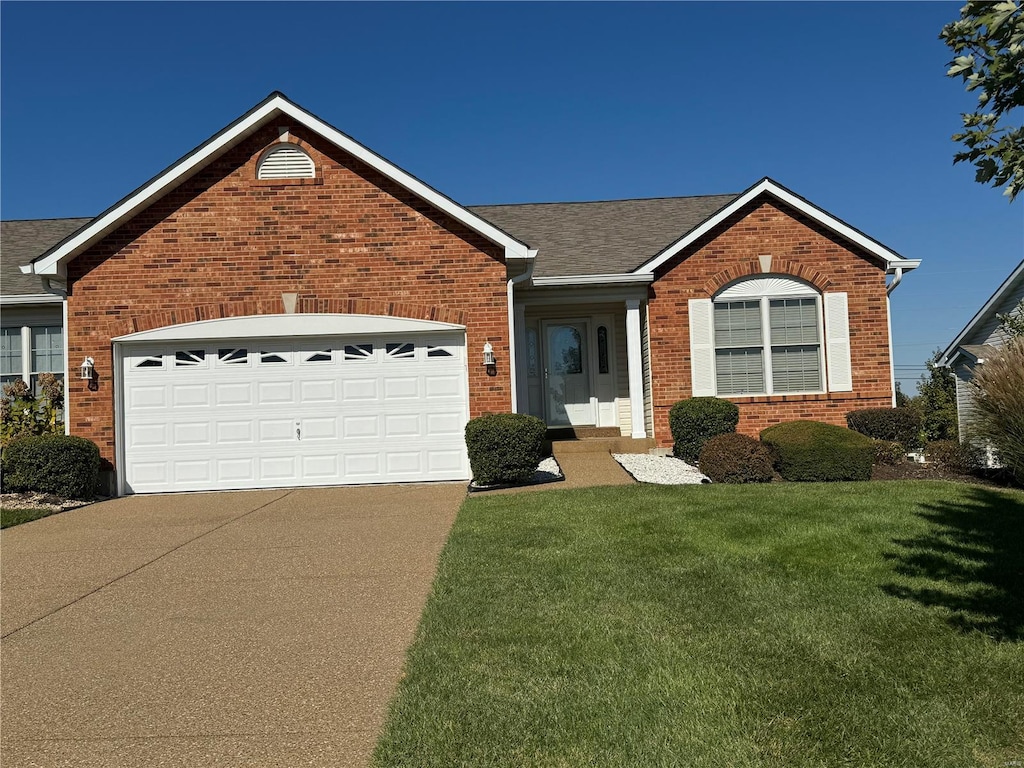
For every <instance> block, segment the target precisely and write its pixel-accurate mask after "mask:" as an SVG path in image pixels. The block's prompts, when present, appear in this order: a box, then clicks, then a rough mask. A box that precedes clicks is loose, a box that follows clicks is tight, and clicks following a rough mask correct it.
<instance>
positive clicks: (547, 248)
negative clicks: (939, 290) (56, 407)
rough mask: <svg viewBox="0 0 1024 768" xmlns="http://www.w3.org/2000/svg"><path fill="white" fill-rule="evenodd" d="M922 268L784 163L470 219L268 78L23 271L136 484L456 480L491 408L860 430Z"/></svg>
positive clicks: (886, 400) (86, 430)
mask: <svg viewBox="0 0 1024 768" xmlns="http://www.w3.org/2000/svg"><path fill="white" fill-rule="evenodd" d="M495 188H496V189H498V188H500V185H499V184H498V183H497V182H496V184H495ZM5 233H6V230H5ZM60 234H61V233H55V239H57V238H59V235H60ZM5 237H6V234H5ZM4 251H5V253H4V259H5V260H7V259H8V253H7V252H6V251H7V249H6V243H5V244H4ZM26 262H28V259H26ZM918 264H919V262H918V261H916V260H906V259H903V258H902V257H900V256H899V255H898V254H896V253H895V252H893V251H891V250H890V249H888V248H886V247H885V246H883V245H881V244H880V243H878V242H877V241H875V240H873V239H871V238H870V237H868V236H867V235H865V234H863V233H862V232H860V231H858V230H856V229H854V228H852V227H851V226H849V225H848V224H845V223H844V222H842V221H840V220H839V219H837V218H836V217H834V216H832V215H831V214H829V213H827V212H825V211H823V210H821V209H820V208H818V207H816V206H814V205H813V204H811V203H809V202H808V201H806V200H804V199H803V198H801V197H799V196H797V195H795V194H794V193H792V192H790V191H789V190H787V189H785V188H784V187H782V186H781V185H779V184H776V183H775V182H773V181H771V180H770V179H763V180H762V181H759V182H757V183H756V184H755V185H754V186H752V187H751V188H750V189H748V190H747V191H745V192H743V193H741V194H737V195H716V196H710V197H688V198H666V199H653V200H623V201H611V202H594V203H554V204H537V205H508V206H480V207H475V208H466V207H463V206H461V205H459V204H457V203H455V202H454V201H452V200H451V199H449V198H448V197H445V196H444V195H443V194H441V193H439V192H437V191H436V190H434V189H432V188H431V187H429V186H427V185H426V184H425V183H423V182H422V181H420V180H418V179H416V178H415V177H413V176H411V175H410V174H408V173H406V172H405V171H403V170H402V169H400V168H398V167H396V166H395V165H393V164H392V163H390V162H388V161H387V160H385V159H384V158H382V157H381V156H379V155H377V154H375V153H374V152H372V151H370V150H369V149H367V148H366V147H364V146H362V145H361V144H359V143H358V142H356V141H354V140H353V139H351V138H350V137H348V136H346V135H345V134H343V133H341V132H340V131H338V130H336V129H335V128H333V127H331V126H330V125H327V124H326V123H324V122H323V121H321V120H320V119H318V118H317V117H315V116H314V115H312V114H310V113H309V112H307V111H305V110H303V109H302V108H300V107H298V106H297V105H295V104H294V103H292V102H291V101H289V100H288V99H286V98H285V97H284V96H282V95H281V94H278V93H275V94H272V95H271V96H270V97H268V98H267V99H266V100H265V101H263V102H262V103H260V104H258V105H257V106H256V107H254V108H253V109H252V110H251V111H249V112H248V113H246V114H245V115H243V116H242V117H240V118H239V119H238V120H236V121H235V122H234V123H232V124H231V125H229V126H228V127H227V128H225V129H224V130H222V131H221V132H219V133H218V134H216V135H215V136H213V137H212V138H210V139H209V140H208V141H206V142H205V143H203V144H202V145H200V146H199V147H198V148H196V149H195V150H194V151H192V152H191V153H189V154H188V155H186V156H185V157H183V158H182V159H181V160H179V161H177V162H176V163H174V164H173V165H171V166H170V167H169V168H168V169H167V170H165V171H163V172H162V173H160V174H159V175H158V176H156V177H155V178H153V179H151V180H150V181H148V182H146V183H145V184H144V185H143V186H142V187H140V188H139V189H137V190H135V191H134V192H132V193H131V194H129V195H128V196H127V197H125V198H124V199H123V200H121V201H120V202H118V203H116V204H114V205H113V206H112V207H110V208H109V209H108V210H106V211H104V212H103V213H102V214H100V215H99V216H97V217H96V218H95V219H92V220H91V221H89V222H88V223H85V224H84V226H82V227H81V228H80V229H77V231H75V232H73V233H71V234H69V235H68V236H67V237H64V238H63V239H60V241H59V242H55V243H52V244H51V246H50V247H49V248H47V249H46V250H45V252H43V253H41V254H39V255H37V256H36V257H35V258H34V259H32V260H31V263H30V264H28V263H26V266H24V267H23V269H24V270H25V271H26V272H29V273H32V274H34V275H36V276H38V277H43V278H45V279H47V280H49V281H50V285H51V286H57V287H63V288H66V291H67V301H66V313H67V365H68V366H69V369H70V370H71V371H72V373H71V374H70V380H69V386H68V394H67V411H68V414H67V423H68V430H69V431H70V432H71V433H72V434H76V435H81V436H83V437H87V438H89V439H91V440H93V441H95V442H96V443H97V444H98V445H99V446H100V450H101V452H102V454H103V456H104V458H105V459H107V460H109V461H110V462H111V463H112V464H113V466H114V467H115V468H116V481H117V489H118V491H119V492H121V493H128V492H151V491H186V490H212V489H228V488H260V487H273V486H293V485H330V484H345V483H372V482H395V481H423V480H456V479H458V480H464V479H467V478H468V477H469V465H468V460H467V457H466V451H465V446H464V441H463V428H464V426H465V423H466V421H467V420H468V419H469V418H471V417H475V416H479V415H481V414H484V413H488V412H501V411H510V410H511V411H519V412H529V413H534V414H536V415H538V416H540V417H542V418H544V419H545V420H546V421H547V423H548V424H549V425H552V426H567V425H568V426H599V427H612V428H618V429H619V431H620V432H621V434H623V435H626V436H632V437H637V438H640V437H653V438H654V439H655V440H656V442H657V443H658V444H659V445H661V446H668V445H670V444H671V442H672V438H671V434H670V431H669V427H668V411H669V409H670V407H671V406H672V404H673V403H675V402H676V401H678V400H680V399H683V398H687V397H690V396H693V395H718V396H721V397H728V398H729V399H731V400H733V401H734V402H736V403H737V404H738V405H739V408H740V414H741V421H740V429H741V430H742V431H745V432H748V433H751V434H754V433H756V432H758V431H759V430H760V429H762V428H763V427H765V426H767V425H769V424H773V423H777V422H780V421H786V420H791V419H798V418H809V419H819V420H823V421H828V422H831V423H835V424H844V423H845V416H846V413H847V412H848V411H850V410H853V409H855V408H864V407H871V406H890V405H892V403H893V375H892V359H891V354H890V347H891V344H890V332H889V306H888V292H889V291H891V290H892V289H893V288H894V287H895V286H896V285H897V284H898V283H899V281H900V279H902V276H903V273H904V271H906V270H910V269H913V268H915V267H917V266H918ZM887 275H889V276H892V281H891V282H890V283H889V284H888V287H887V282H886V277H887ZM38 277H37V278H36V279H38ZM5 313H6V307H5ZM489 354H490V355H493V361H491V360H490V359H489V357H488V355H489ZM85 358H91V359H92V361H93V364H94V370H95V372H94V374H92V376H91V377H90V380H89V381H83V380H81V379H79V378H78V366H79V363H80V362H81V361H83V360H84V359H85Z"/></svg>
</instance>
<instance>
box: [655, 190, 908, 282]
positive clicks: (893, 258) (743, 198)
mask: <svg viewBox="0 0 1024 768" xmlns="http://www.w3.org/2000/svg"><path fill="white" fill-rule="evenodd" d="M762 194H769V195H772V196H773V197H775V198H776V199H777V200H780V201H781V202H783V203H785V204H786V205H788V206H790V207H791V208H795V209H796V210H798V211H800V212H801V213H802V214H804V215H805V216H807V217H808V218H809V219H813V220H814V221H816V222H818V223H819V224H821V225H822V226H823V227H826V228H827V229H830V230H832V231H833V232H835V233H836V234H837V235H840V236H841V237H844V238H845V239H847V240H849V241H850V242H852V243H854V244H856V245H858V246H860V247H861V248H863V249H864V250H865V251H867V252H868V253H870V254H872V255H874V256H877V257H878V258H879V259H881V260H882V261H884V262H885V264H886V267H887V268H888V266H889V264H890V263H892V262H897V261H907V259H904V258H903V257H901V256H900V255H899V254H897V253H894V252H893V251H891V250H889V249H888V248H886V247H885V246H884V245H882V244H881V243H878V242H876V241H875V240H872V239H871V238H870V237H868V236H867V235H865V234H864V233H862V232H858V231H857V230H856V229H854V228H853V227H851V226H850V225H849V224H846V223H844V222H842V221H840V220H839V219H837V218H835V217H834V216H832V215H831V214H828V213H826V212H825V211H823V210H821V209H820V208H818V207H817V206H815V205H811V203H809V202H807V201H806V200H804V199H803V198H802V197H799V196H797V195H795V194H793V193H792V192H790V191H789V190H788V189H785V188H784V187H781V186H779V185H778V184H776V183H775V182H774V181H772V180H771V179H762V180H761V181H759V182H758V183H757V184H755V185H754V186H753V187H751V188H750V189H748V190H747V191H746V192H744V193H743V194H742V195H740V196H739V197H737V198H736V199H735V200H733V201H732V202H731V203H729V205H727V206H726V207H725V208H723V209H722V210H720V211H719V212H718V213H716V214H714V215H713V216H712V217H711V218H709V219H707V220H705V221H704V223H703V224H701V225H700V226H698V227H697V228H696V229H692V230H690V231H689V232H688V233H687V234H686V235H684V236H683V237H682V238H680V239H679V240H677V241H676V242H675V243H673V244H672V245H670V246H669V247H668V248H666V249H665V250H664V251H662V252H661V253H659V254H658V255H657V256H655V257H654V258H653V259H651V260H650V261H648V262H647V263H646V264H642V265H641V266H639V267H637V269H636V270H635V271H636V272H639V273H653V272H654V270H656V269H657V268H658V267H660V266H661V265H662V264H664V263H665V262H666V261H668V260H669V259H671V258H672V257H673V256H675V255H676V254H678V253H679V252H680V251H682V250H683V249H684V248H686V247H687V246H688V245H690V244H691V243H693V242H696V241H697V240H698V239H700V238H701V237H703V236H704V235H706V234H707V233H708V232H710V231H711V230H712V229H714V228H715V227H717V226H718V225H719V224H721V223H722V222H723V221H725V220H726V219H727V218H729V217H730V216H732V215H733V214H734V213H736V211H738V210H740V209H741V208H742V207H743V206H745V205H746V204H747V203H749V202H751V201H752V200H754V199H755V198H757V197H758V196H760V195H762ZM915 266H916V265H915Z"/></svg>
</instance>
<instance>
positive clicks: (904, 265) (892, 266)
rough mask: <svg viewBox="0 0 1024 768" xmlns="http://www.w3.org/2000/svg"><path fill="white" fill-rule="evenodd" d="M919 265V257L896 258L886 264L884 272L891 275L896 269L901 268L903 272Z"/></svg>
mask: <svg viewBox="0 0 1024 768" xmlns="http://www.w3.org/2000/svg"><path fill="white" fill-rule="evenodd" d="M920 266H921V259H898V260H896V261H890V262H889V263H888V264H887V265H886V270H885V273H886V274H887V275H891V274H892V273H893V272H895V271H896V270H897V269H902V270H903V271H904V272H909V271H910V270H912V269H917V268H918V267H920Z"/></svg>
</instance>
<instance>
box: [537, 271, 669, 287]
mask: <svg viewBox="0 0 1024 768" xmlns="http://www.w3.org/2000/svg"><path fill="white" fill-rule="evenodd" d="M652 282H654V275H651V274H638V273H636V272H631V273H627V274H624V275H622V274H615V275H553V276H551V277H535V278H533V281H532V285H535V286H537V287H538V288H544V287H558V288H561V287H566V286H572V285H622V284H634V283H652Z"/></svg>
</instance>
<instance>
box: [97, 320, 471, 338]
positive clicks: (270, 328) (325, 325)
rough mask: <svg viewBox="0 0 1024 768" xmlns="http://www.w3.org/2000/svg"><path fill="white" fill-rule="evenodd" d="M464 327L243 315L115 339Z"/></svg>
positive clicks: (337, 333) (426, 322)
mask: <svg viewBox="0 0 1024 768" xmlns="http://www.w3.org/2000/svg"><path fill="white" fill-rule="evenodd" d="M465 330H466V327H465V326H463V325H455V324H453V323H438V322H434V321H431V320H411V319H409V318H404V317H387V316H383V315H333V314H315V313H309V314H302V313H300V314H292V315H246V316H243V317H223V318H219V319H216V320H200V321H198V322H195V323H183V324H181V325H169V326H164V327H162V328H155V329H153V330H151V331H139V332H138V333H129V334H126V335H124V336H118V337H117V338H115V339H112V341H116V342H118V343H132V342H151V341H198V340H203V341H209V340H215V339H271V338H280V337H295V336H352V335H360V336H366V335H379V334H384V333H451V332H453V331H462V332H464V331H465Z"/></svg>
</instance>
